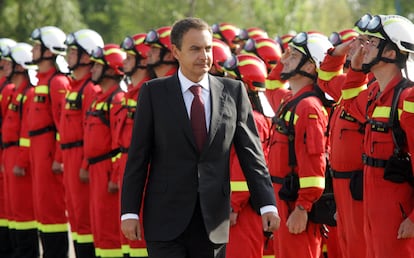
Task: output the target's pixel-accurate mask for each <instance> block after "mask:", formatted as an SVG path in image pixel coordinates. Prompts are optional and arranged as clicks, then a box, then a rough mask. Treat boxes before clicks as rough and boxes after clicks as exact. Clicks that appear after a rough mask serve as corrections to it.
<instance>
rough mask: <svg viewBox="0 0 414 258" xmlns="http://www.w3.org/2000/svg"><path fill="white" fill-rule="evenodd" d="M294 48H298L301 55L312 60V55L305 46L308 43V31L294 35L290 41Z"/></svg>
mask: <svg viewBox="0 0 414 258" xmlns="http://www.w3.org/2000/svg"><path fill="white" fill-rule="evenodd" d="M290 44H291V45H292V46H293V47H294V48H296V49H297V50H299V51H300V52H301V53H302V54H303V55H305V56H306V57H307V58H309V59H310V60H312V55H311V53H310V51H309V48H308V46H307V44H308V33H306V32H300V33H299V34H297V35H296V36H294V37H293V38H292V40H291V43H290Z"/></svg>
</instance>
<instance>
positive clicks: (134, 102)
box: [128, 99, 137, 107]
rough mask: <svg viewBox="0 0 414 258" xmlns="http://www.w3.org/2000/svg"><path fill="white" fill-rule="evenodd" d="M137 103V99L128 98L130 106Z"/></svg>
mask: <svg viewBox="0 0 414 258" xmlns="http://www.w3.org/2000/svg"><path fill="white" fill-rule="evenodd" d="M136 105H137V101H136V100H135V99H128V106H129V107H135V106H136Z"/></svg>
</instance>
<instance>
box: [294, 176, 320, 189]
mask: <svg viewBox="0 0 414 258" xmlns="http://www.w3.org/2000/svg"><path fill="white" fill-rule="evenodd" d="M299 185H300V188H309V187H317V188H322V189H323V188H325V178H324V177H321V176H308V177H300V178H299Z"/></svg>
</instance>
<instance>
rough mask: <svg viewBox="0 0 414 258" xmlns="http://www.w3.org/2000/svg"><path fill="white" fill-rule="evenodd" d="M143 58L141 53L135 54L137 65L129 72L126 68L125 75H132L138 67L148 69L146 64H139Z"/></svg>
mask: <svg viewBox="0 0 414 258" xmlns="http://www.w3.org/2000/svg"><path fill="white" fill-rule="evenodd" d="M141 60H142V58H141V57H140V56H139V55H136V56H135V66H134V68H132V70H131V71H128V72H127V71H125V70H124V73H125V75H127V76H132V75H133V74H134V73H135V72H136V71H137V70H138V69H143V70H145V69H147V66H146V65H140V64H139V62H141Z"/></svg>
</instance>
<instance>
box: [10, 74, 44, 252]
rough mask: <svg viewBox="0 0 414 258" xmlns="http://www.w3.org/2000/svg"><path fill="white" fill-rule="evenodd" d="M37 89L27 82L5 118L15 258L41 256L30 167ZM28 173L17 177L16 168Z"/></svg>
mask: <svg viewBox="0 0 414 258" xmlns="http://www.w3.org/2000/svg"><path fill="white" fill-rule="evenodd" d="M33 90H34V88H33V87H32V86H31V85H30V83H29V81H24V82H23V83H21V84H20V85H18V87H17V88H16V89H15V90H14V92H13V95H12V97H11V102H10V104H9V107H8V110H7V112H6V115H5V116H4V117H3V123H2V133H3V134H2V137H3V148H4V149H3V165H4V173H5V174H6V176H7V178H8V184H9V187H8V191H9V192H8V196H9V198H10V199H9V200H10V211H11V213H10V214H11V217H10V228H11V229H13V230H14V232H13V236H14V237H13V247H14V255H15V257H36V256H37V255H38V252H39V242H38V241H39V240H38V237H37V225H36V220H35V214H34V207H33V198H32V197H33V195H32V192H33V187H32V179H33V178H32V176H33V174H32V173H33V172H32V169H31V164H30V155H29V147H30V140H29V135H28V124H27V123H28V107H29V105H30V103H28V101H30V100H31V99H32V95H33ZM15 166H18V167H20V168H23V169H24V171H25V175H24V176H15V175H14V173H13V168H14V167H15Z"/></svg>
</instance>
